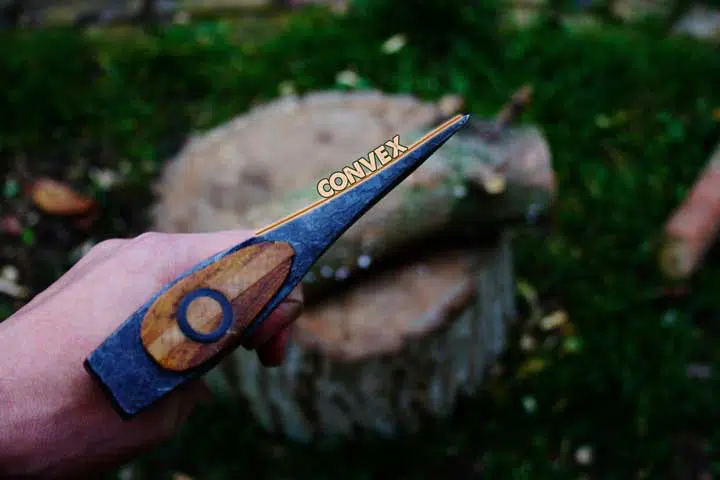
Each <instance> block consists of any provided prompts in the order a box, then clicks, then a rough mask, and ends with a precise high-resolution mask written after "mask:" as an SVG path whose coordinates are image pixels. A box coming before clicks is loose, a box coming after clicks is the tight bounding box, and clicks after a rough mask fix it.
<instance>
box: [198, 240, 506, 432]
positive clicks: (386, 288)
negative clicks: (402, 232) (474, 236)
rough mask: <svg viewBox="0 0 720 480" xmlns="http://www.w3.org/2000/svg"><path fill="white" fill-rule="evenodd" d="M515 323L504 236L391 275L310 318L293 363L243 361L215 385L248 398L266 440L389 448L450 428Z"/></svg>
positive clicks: (224, 370) (301, 325)
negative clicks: (431, 429)
mask: <svg viewBox="0 0 720 480" xmlns="http://www.w3.org/2000/svg"><path fill="white" fill-rule="evenodd" d="M514 315H515V304H514V279H513V268H512V255H511V250H510V244H509V240H508V238H507V235H499V236H496V237H495V238H494V239H492V241H491V242H489V243H488V244H487V246H486V247H484V248H479V247H476V248H474V249H463V250H460V251H457V250H448V251H445V252H439V253H435V254H432V255H430V256H426V257H424V258H423V259H421V260H416V261H414V262H410V263H407V264H403V265H400V266H397V267H395V268H393V269H390V270H387V271H385V272H384V273H382V274H381V275H379V276H376V277H373V278H372V281H367V282H364V283H362V284H360V285H357V286H356V287H355V288H353V289H351V290H348V291H346V292H344V293H343V294H340V295H336V296H334V297H332V298H329V299H327V300H326V302H324V303H323V304H320V305H315V306H312V307H310V308H307V309H306V310H305V311H304V312H303V314H302V315H301V317H300V318H299V319H298V320H297V321H296V323H295V324H294V326H293V337H292V338H293V341H292V342H291V344H290V345H289V350H288V352H287V360H286V362H285V363H284V364H283V365H282V366H280V367H276V368H272V369H266V368H263V367H262V366H261V364H260V363H259V361H258V360H257V358H256V357H255V356H253V355H248V354H247V352H244V351H238V352H234V353H233V354H232V355H231V356H230V357H228V358H227V359H225V360H224V361H223V363H221V365H220V366H219V368H216V369H215V370H213V371H212V372H211V373H210V374H209V375H208V376H207V377H206V378H207V380H208V382H209V385H210V386H211V388H212V389H213V390H214V391H215V392H216V393H217V394H219V395H221V396H237V395H240V396H243V397H244V398H245V399H246V400H247V401H248V403H249V406H250V408H251V410H252V412H253V414H254V416H255V417H256V418H257V419H258V420H259V422H260V423H261V424H262V425H263V426H264V427H265V428H267V429H268V430H271V431H273V432H277V433H282V434H284V435H286V436H287V437H289V438H292V439H295V440H301V441H310V440H314V439H320V438H328V437H336V436H346V435H352V434H353V433H354V432H355V431H357V430H366V431H367V430H369V431H374V432H376V433H379V434H382V435H387V436H392V435H395V434H398V433H401V432H410V431H414V430H416V429H417V428H418V427H419V426H420V425H421V424H422V421H423V419H424V418H426V417H427V416H432V417H443V416H445V415H448V414H449V413H450V412H451V411H452V410H453V407H454V406H455V403H456V400H457V397H458V396H459V394H461V393H464V394H472V393H473V392H475V391H476V390H477V388H478V387H479V386H480V384H481V383H482V379H483V376H484V373H485V371H486V369H487V367H488V366H489V365H490V364H491V363H492V362H493V361H494V359H496V358H497V356H498V354H499V353H500V352H501V351H502V350H503V348H504V346H505V342H506V329H507V320H508V319H509V318H511V317H513V316H514Z"/></svg>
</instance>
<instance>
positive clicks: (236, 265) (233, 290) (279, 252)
mask: <svg viewBox="0 0 720 480" xmlns="http://www.w3.org/2000/svg"><path fill="white" fill-rule="evenodd" d="M294 255H295V252H294V251H293V248H292V246H290V244H288V243H285V242H262V243H257V244H254V245H250V246H248V247H245V248H241V249H240V250H238V251H237V252H234V253H232V254H230V255H228V256H226V257H225V258H222V259H221V260H218V261H217V262H215V263H213V264H211V265H210V266H208V267H206V268H204V269H202V270H199V271H197V272H195V273H193V274H191V275H190V276H188V277H187V278H185V279H183V280H181V281H180V282H178V283H177V284H175V285H173V286H172V287H171V288H170V289H169V290H168V291H167V292H165V293H164V294H163V295H161V296H160V297H159V298H158V299H157V300H156V301H155V302H154V303H153V305H152V306H151V307H150V308H149V309H148V312H147V314H146V315H145V318H144V319H143V323H142V328H141V333H140V335H141V338H142V343H143V346H144V348H145V350H146V351H147V353H148V354H149V355H150V356H151V357H152V358H153V359H154V360H155V361H156V362H157V363H158V364H160V365H161V366H162V367H164V368H166V369H168V370H173V371H184V370H188V369H190V368H193V367H197V366H198V365H201V364H202V363H204V362H205V361H207V360H209V359H210V358H212V357H213V356H215V355H216V354H217V353H218V352H219V351H220V350H222V349H223V348H225V347H227V346H228V345H230V344H235V343H237V342H238V341H239V338H240V336H241V335H242V332H243V331H244V329H245V328H247V327H248V325H249V324H250V323H251V322H252V321H253V319H254V318H255V317H256V316H257V315H258V313H260V311H261V310H262V308H263V307H264V306H265V305H266V304H267V303H268V301H270V299H271V298H272V297H273V296H274V295H275V294H276V293H277V291H278V290H279V289H280V287H281V286H282V284H283V282H284V281H285V279H286V278H287V276H288V273H289V272H290V267H291V265H292V260H293V257H294ZM199 288H210V289H213V290H217V291H219V292H220V293H222V294H223V295H224V296H225V298H227V300H228V301H229V302H230V304H231V305H232V313H233V315H232V317H233V321H232V324H231V326H230V328H229V329H228V330H227V332H226V334H225V335H224V336H223V337H222V338H220V339H219V340H218V341H216V342H214V343H200V342H196V341H194V340H192V339H190V338H188V337H187V336H185V334H184V333H183V332H182V330H181V328H180V326H179V324H178V321H177V310H178V304H179V303H180V301H181V299H182V298H183V297H184V296H185V295H187V294H188V293H190V292H192V291H194V290H197V289H199ZM186 318H187V321H188V323H189V324H190V325H191V326H192V328H193V329H194V330H196V331H198V332H206V331H212V330H214V329H215V328H217V327H218V326H219V325H220V322H221V321H222V311H221V308H220V305H219V304H218V303H217V302H215V301H214V300H211V299H208V298H197V299H195V300H193V301H192V303H191V304H190V306H189V307H188V309H187V315H186Z"/></svg>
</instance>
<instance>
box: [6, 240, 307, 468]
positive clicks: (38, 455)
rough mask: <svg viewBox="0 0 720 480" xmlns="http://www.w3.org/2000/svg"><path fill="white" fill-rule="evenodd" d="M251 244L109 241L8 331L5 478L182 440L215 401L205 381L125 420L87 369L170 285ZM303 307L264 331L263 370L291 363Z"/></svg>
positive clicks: (292, 303)
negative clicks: (290, 347) (187, 425)
mask: <svg viewBox="0 0 720 480" xmlns="http://www.w3.org/2000/svg"><path fill="white" fill-rule="evenodd" d="M250 236H251V233H250V232H248V231H229V232H219V233H209V234H159V233H149V234H144V235H140V236H139V237H136V238H134V239H129V240H119V239H118V240H107V241H104V242H102V243H99V244H98V245H96V246H95V247H94V248H93V249H91V250H90V252H88V253H87V254H86V255H85V256H84V257H82V258H81V259H80V260H79V261H78V262H77V264H75V265H74V266H73V267H72V268H71V269H70V270H69V271H68V272H67V273H66V274H65V275H63V276H62V277H61V278H60V279H59V280H58V281H56V282H55V283H53V284H52V285H51V286H50V287H49V288H48V289H47V290H45V291H43V292H41V293H40V294H39V295H37V296H36V297H35V298H34V299H33V300H32V301H31V302H29V303H28V304H27V305H25V306H24V307H23V308H22V309H20V310H19V311H18V312H16V313H15V314H14V315H13V316H12V317H10V318H8V319H7V320H6V321H4V322H2V323H0V477H3V478H5V477H6V476H10V477H13V478H15V477H17V476H32V477H42V478H48V477H50V478H57V477H70V476H72V477H74V478H77V476H80V475H87V474H88V473H91V472H95V471H97V470H99V469H104V468H111V467H113V466H115V465H118V464H120V463H122V462H124V461H126V460H128V459H130V458H132V457H133V456H135V455H137V454H139V453H141V452H143V451H144V450H146V449H147V448H148V447H149V446H151V445H152V444H154V443H156V442H158V441H162V440H164V439H166V438H168V437H169V436H171V435H172V434H173V433H175V431H176V430H177V429H178V428H179V426H180V425H181V424H182V423H183V422H184V421H185V420H186V419H187V417H188V416H189V415H190V413H191V411H192V409H193V407H194V405H195V404H196V402H197V401H199V400H200V399H202V398H203V397H206V396H208V395H209V390H208V389H207V387H206V386H205V384H204V382H202V381H201V380H198V381H195V382H191V383H188V384H185V385H183V386H182V387H181V388H179V389H178V390H177V391H175V392H173V393H172V394H170V395H168V397H166V398H164V399H162V400H161V401H159V402H158V403H157V404H156V405H154V406H153V407H151V408H149V409H148V410H147V411H144V412H141V413H140V414H138V416H137V417H135V418H133V419H132V420H130V421H123V420H122V419H121V418H120V416H119V415H118V414H117V412H116V411H115V410H114V409H113V407H112V405H111V404H110V401H109V399H108V398H107V396H106V395H105V393H104V392H103V391H102V390H101V387H100V386H99V385H98V384H96V383H95V382H94V381H93V380H92V378H91V377H90V376H89V375H88V373H87V372H86V371H85V370H84V368H83V361H84V360H85V358H86V357H87V356H88V354H90V352H92V351H93V350H94V349H95V348H97V347H98V346H99V345H100V343H102V341H103V340H104V339H105V338H106V337H107V336H109V335H110V334H111V333H112V332H113V331H114V330H115V329H116V328H117V327H118V326H119V325H120V324H121V323H122V322H123V321H124V320H126V319H127V317H129V316H130V315H131V314H132V313H133V312H134V311H135V310H136V309H137V308H138V307H139V306H140V305H141V304H143V303H144V302H146V301H147V300H148V298H149V297H150V296H151V295H152V294H154V293H155V292H156V291H157V290H159V289H160V288H161V287H162V286H164V285H165V284H166V283H168V282H169V281H171V280H173V279H174V278H175V277H177V276H178V275H179V274H181V273H183V272H184V271H186V270H187V269H189V268H190V267H192V266H193V265H195V264H196V263H198V262H200V261H202V260H204V259H205V258H207V257H209V256H211V255H213V254H214V253H217V252H219V251H221V250H224V249H226V248H228V247H230V246H232V245H235V244H237V243H240V242H242V241H243V240H245V239H246V238H249V237H250ZM302 305H303V299H302V292H301V290H300V289H299V288H298V289H296V290H294V291H293V292H292V293H291V294H290V295H289V296H288V298H287V299H285V301H283V302H282V303H281V304H280V305H279V306H278V307H277V308H276V309H275V311H274V312H273V313H272V314H271V315H270V316H269V317H268V318H267V320H265V322H263V324H262V325H261V326H260V327H259V328H258V330H257V333H256V334H255V336H254V342H255V344H256V348H255V349H256V351H257V355H258V356H259V358H260V361H261V362H262V363H263V364H264V365H265V366H275V365H279V364H280V363H282V361H283V360H284V354H285V348H286V345H287V342H288V339H289V333H290V329H289V328H288V326H289V325H290V324H291V323H292V322H293V321H294V320H295V319H296V318H297V317H298V316H299V315H300V312H301V310H302ZM278 332H279V333H278Z"/></svg>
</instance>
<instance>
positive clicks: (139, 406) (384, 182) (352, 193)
mask: <svg viewBox="0 0 720 480" xmlns="http://www.w3.org/2000/svg"><path fill="white" fill-rule="evenodd" d="M468 118H469V116H468V115H465V116H464V117H462V118H460V119H458V120H457V121H456V122H454V123H452V124H451V125H449V126H448V127H446V128H445V129H443V130H441V131H439V132H437V133H436V134H434V135H433V136H431V137H429V138H427V139H426V140H425V141H424V142H423V143H422V144H420V145H418V146H416V147H415V148H414V149H413V151H411V152H405V153H404V154H403V156H402V157H400V158H399V159H397V160H395V161H394V162H392V163H390V164H388V165H387V166H386V167H384V168H383V169H382V170H380V171H378V172H377V173H375V174H374V175H373V176H372V177H369V178H368V179H367V180H365V181H363V182H361V183H359V184H357V185H356V186H354V187H352V188H351V189H349V190H346V191H344V192H342V193H340V194H336V196H335V197H332V198H331V199H330V200H328V201H327V202H325V203H323V204H321V205H320V206H318V207H316V208H314V209H312V210H310V211H308V212H307V213H305V214H303V215H301V216H299V217H297V218H294V219H292V220H290V221H288V222H286V223H283V224H281V225H279V226H278V227H276V228H274V229H273V230H270V231H268V232H267V233H265V234H263V235H261V236H257V237H253V238H250V239H248V240H246V241H245V242H242V243H240V244H238V245H236V246H234V247H232V248H230V249H227V250H225V251H223V252H220V253H218V254H216V255H214V256H212V257H211V258H208V259H207V260H205V261H203V262H201V263H199V264H198V265H196V266H195V267H193V268H192V269H190V270H189V271H187V272H185V273H184V274H182V275H181V276H180V277H178V278H177V279H175V280H174V281H173V282H171V283H169V284H168V285H166V286H165V287H164V288H163V289H162V290H161V291H159V292H157V293H156V294H155V295H154V296H153V297H152V298H151V299H150V300H148V302H147V303H146V304H145V305H143V306H142V307H140V308H139V309H138V310H137V311H136V312H135V313H134V314H133V315H131V316H130V318H128V319H127V320H126V321H125V323H123V324H122V325H121V326H120V327H119V328H118V329H117V330H116V331H115V332H114V333H113V334H112V335H111V336H110V337H108V338H107V339H106V340H105V341H104V342H103V343H102V344H101V345H100V346H99V347H98V348H97V349H96V350H95V351H94V352H92V353H91V354H90V356H89V357H88V358H87V360H86V361H85V368H86V369H87V370H88V372H90V373H91V374H92V375H93V376H94V377H95V378H96V379H97V380H99V381H100V383H101V384H102V385H103V386H104V387H105V389H106V391H107V392H108V393H109V394H110V397H111V398H112V400H113V403H114V404H115V406H116V407H117V409H118V411H119V413H120V414H121V415H122V416H123V417H125V418H127V417H131V416H133V415H135V414H136V413H138V412H139V411H141V410H143V409H144V408H146V407H148V406H150V405H151V404H153V403H154V402H155V401H157V400H159V399H160V398H161V397H163V396H165V395H166V394H167V393H169V392H171V391H172V390H173V389H175V388H176V387H178V386H179V385H181V384H182V383H184V382H186V381H187V380H190V379H192V378H197V377H199V376H201V375H202V374H204V373H205V372H207V371H208V370H210V369H211V368H212V367H214V366H215V365H217V363H218V362H219V361H220V360H221V359H222V357H224V356H225V355H226V354H227V353H229V351H231V350H232V349H230V350H229V351H225V352H221V353H220V354H218V355H216V356H215V357H214V358H213V359H211V360H209V361H208V362H207V363H205V364H203V365H202V366H200V367H197V368H196V369H193V370H189V371H186V372H172V371H169V370H165V369H163V368H162V367H160V366H159V365H158V364H157V363H155V361H154V360H153V359H152V358H151V357H150V356H149V355H148V354H147V353H146V352H145V349H144V347H143V345H142V341H141V338H140V328H141V324H142V321H143V318H144V317H145V314H146V313H147V311H148V309H149V307H150V306H151V305H152V304H153V302H154V301H155V300H156V299H157V298H158V297H159V296H160V295H162V294H163V293H165V292H166V291H167V290H168V289H169V288H170V287H172V286H173V285H174V284H176V283H177V282H179V281H180V280H182V279H183V278H185V277H187V276H188V275H190V274H192V273H194V272H196V271H198V270H201V269H203V268H205V267H207V266H208V265H210V264H212V263H214V262H216V261H218V260H220V259H222V258H223V257H225V256H227V255H229V254H232V253H234V252H235V251H237V250H239V249H240V248H243V247H246V246H249V245H252V244H255V243H259V242H264V241H282V242H288V243H290V244H291V245H292V247H293V249H294V250H295V257H294V259H293V264H292V267H291V269H290V272H289V274H288V278H287V280H286V281H285V283H284V284H283V286H282V288H281V289H280V290H279V291H278V293H277V294H276V295H275V296H274V297H273V298H272V299H271V300H270V302H269V303H268V304H267V305H266V306H265V307H264V308H263V309H262V310H261V312H260V313H259V314H258V316H257V317H256V318H255V320H254V321H253V322H252V324H251V325H250V326H249V327H248V328H247V329H246V330H245V332H244V333H243V340H247V339H248V338H249V336H250V335H252V334H253V332H254V331H255V329H257V327H258V326H259V325H260V324H261V323H262V321H263V320H265V319H266V318H267V316H268V314H269V313H270V312H272V311H273V310H274V309H275V308H276V307H277V306H278V304H279V303H280V302H282V300H284V299H285V297H287V295H288V294H289V293H290V292H291V291H292V290H293V288H295V287H296V286H297V285H298V284H299V283H300V281H301V280H302V279H303V277H304V276H305V274H306V273H307V272H308V270H310V268H311V267H312V265H313V264H314V263H315V262H316V261H317V259H318V258H319V257H320V256H321V255H322V254H323V253H324V252H325V251H326V250H327V249H328V248H329V247H330V245H332V243H333V242H334V241H335V240H337V238H338V237H339V236H340V235H342V234H343V232H345V231H346V230H347V229H348V228H349V227H350V226H351V225H352V224H353V223H354V222H355V221H356V220H357V219H359V218H360V217H361V216H362V215H363V214H364V213H365V212H367V211H368V210H369V209H370V208H371V207H372V206H373V205H375V204H376V203H377V202H378V201H380V200H381V199H382V198H383V197H384V196H385V194H387V193H388V192H389V191H390V190H392V189H393V188H394V187H395V186H396V185H397V184H398V183H400V182H401V181H402V180H404V179H405V178H406V177H407V176H408V175H410V173H412V172H413V171H414V170H415V169H416V168H417V167H419V166H420V165H421V164H422V163H423V162H424V161H425V160H427V159H428V158H429V157H430V156H431V155H432V154H433V153H434V152H435V151H436V150H437V149H438V148H440V147H441V146H442V145H443V144H444V143H445V142H446V141H447V140H448V139H449V138H450V137H451V136H452V135H453V134H455V132H457V131H458V130H459V129H460V128H461V127H462V126H463V125H464V124H465V123H466V122H467V120H468Z"/></svg>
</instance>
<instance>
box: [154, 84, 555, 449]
mask: <svg viewBox="0 0 720 480" xmlns="http://www.w3.org/2000/svg"><path fill="white" fill-rule="evenodd" d="M525 93H527V92H525ZM461 105H462V104H461V102H459V101H457V98H450V97H446V98H444V99H442V101H439V102H424V101H421V100H418V99H416V98H413V97H411V96H408V95H386V94H383V93H380V92H316V93H311V94H308V95H306V96H303V97H295V96H292V97H285V98H281V99H278V100H276V101H274V102H270V103H268V104H265V105H261V106H258V107H256V108H254V109H252V110H251V111H249V112H248V113H246V114H244V115H241V116H239V117H237V118H236V119H234V120H232V121H231V122H229V123H227V124H225V125H222V126H220V127H218V128H216V129H214V130H212V131H210V132H208V133H206V134H204V135H199V136H197V137H195V138H194V139H193V140H192V141H190V142H189V143H188V145H187V146H186V147H185V149H184V150H183V151H181V152H180V154H179V155H178V156H177V157H176V158H174V159H172V160H171V161H170V162H169V163H168V166H167V168H166V170H165V172H164V174H163V175H162V178H161V181H160V183H159V185H158V193H159V197H160V201H159V202H158V204H157V205H156V207H155V209H154V215H155V223H156V228H157V229H159V230H162V231H168V232H207V231H216V230H223V229H233V228H237V227H238V226H246V227H250V228H253V229H259V228H261V227H264V226H265V225H267V224H270V223H272V222H274V221H275V220H278V219H280V218H282V217H284V216H286V215H288V214H290V213H293V212H294V211H296V210H297V209H299V208H301V207H304V206H306V205H308V204H309V203H311V202H312V201H315V200H318V199H319V198H320V196H319V194H318V192H317V191H316V184H317V182H318V180H319V179H320V178H323V177H327V176H328V175H330V174H331V173H333V172H335V171H337V170H339V169H340V168H342V167H344V166H346V165H349V164H351V163H352V162H353V161H354V160H356V159H357V158H359V157H361V156H366V155H367V153H368V151H369V150H372V149H374V148H375V147H376V146H377V145H380V144H382V143H384V142H385V141H387V140H389V139H390V138H392V137H393V136H394V135H398V134H399V135H400V139H401V143H402V144H403V145H409V144H410V143H412V142H413V141H414V140H416V139H418V138H420V137H421V136H422V135H424V134H425V133H426V132H427V131H429V130H431V129H432V128H434V127H435V126H436V125H437V124H439V123H440V122H441V121H442V120H444V119H445V118H447V117H449V116H451V115H452V114H454V113H457V110H458V109H460V108H461ZM503 111H506V110H503ZM506 117H507V115H499V117H498V118H500V120H501V122H500V123H502V125H501V126H502V128H497V127H498V125H500V123H498V121H497V119H496V120H479V119H475V120H472V121H471V123H469V124H468V126H467V128H465V129H463V130H462V131H461V132H458V134H456V135H455V136H454V137H453V138H451V139H450V140H449V141H448V142H447V143H446V144H445V145H444V146H443V148H441V149H440V150H438V152H436V154H435V155H433V157H431V158H430V159H429V160H427V161H426V162H425V163H424V164H423V165H422V166H421V167H419V168H418V169H417V171H416V172H415V173H413V174H412V175H411V176H410V177H408V179H407V180H406V181H405V182H403V183H402V184H400V185H399V186H398V187H397V188H396V189H395V190H393V191H392V192H390V194H389V195H388V196H387V197H385V198H384V199H383V200H381V201H380V202H379V203H378V204H377V205H376V206H375V207H373V208H372V209H371V210H370V211H369V212H368V213H367V214H366V215H365V216H364V217H363V218H362V219H361V220H360V221H359V222H358V223H357V224H355V225H354V226H353V227H351V228H350V229H349V230H348V231H347V232H346V233H345V234H344V235H343V236H342V237H341V238H340V239H339V240H338V241H337V242H336V243H335V244H334V245H333V246H332V247H331V248H330V249H329V250H328V251H327V252H326V254H325V255H323V257H321V259H320V261H319V262H318V263H317V265H316V266H315V267H314V268H313V269H312V270H311V271H310V272H309V274H308V275H307V276H306V278H305V279H304V280H303V290H304V292H305V293H306V302H305V303H306V310H305V312H303V314H302V316H301V317H300V318H299V319H298V321H297V322H296V323H295V324H294V325H293V341H292V342H291V345H290V347H289V351H288V357H287V361H286V363H285V364H284V365H282V366H281V367H278V368H274V369H265V368H263V367H261V365H260V363H259V362H258V360H257V358H256V357H255V356H254V355H251V354H249V353H248V352H247V351H244V350H238V351H236V352H235V353H233V354H232V355H231V356H230V357H228V358H227V359H226V360H225V361H224V362H222V363H221V364H220V365H219V366H218V367H217V368H216V369H214V370H213V371H212V372H211V373H210V374H209V375H208V377H207V378H208V380H209V382H210V384H211V386H212V387H213V389H214V390H215V391H217V392H219V393H221V394H226V395H237V396H240V397H243V398H244V399H245V400H246V401H247V405H249V407H250V408H251V410H252V412H253V413H254V415H255V416H256V418H257V419H258V421H259V422H260V423H262V424H263V425H264V426H265V427H266V428H268V429H270V430H273V431H276V432H279V433H283V434H285V435H287V436H289V437H291V438H294V439H298V440H312V439H318V438H326V437H332V436H335V435H348V434H352V433H353V432H355V431H357V430H358V429H360V430H373V431H376V432H379V433H383V434H386V435H393V434H395V433H397V432H401V431H413V430H415V429H416V428H417V427H419V426H420V425H421V423H422V419H423V418H424V417H425V416H435V417H437V416H444V415H446V414H448V413H449V412H451V411H452V408H453V406H454V405H455V401H456V399H457V397H458V395H459V394H460V393H461V392H465V393H468V394H470V393H473V392H474V391H476V389H477V388H478V386H479V385H480V384H481V381H482V377H483V374H484V372H485V370H486V368H487V366H488V365H489V364H491V363H492V362H493V361H494V359H495V358H496V357H497V355H498V354H499V353H500V352H501V351H502V349H503V347H504V343H505V334H506V328H507V321H508V320H509V319H510V318H511V317H512V316H513V315H514V313H515V307H514V282H513V267H512V255H511V249H510V240H509V237H508V233H507V232H506V229H507V226H508V225H509V222H511V221H514V220H522V219H523V218H525V216H526V215H527V214H528V213H529V212H530V211H532V210H533V209H534V208H537V207H538V206H548V205H550V204H551V203H552V200H553V197H554V192H555V183H554V175H553V172H552V169H551V166H550V152H549V148H548V146H547V143H546V142H545V140H544V138H543V136H542V134H541V133H540V131H539V130H538V129H537V128H535V127H532V126H525V127H514V126H511V125H508V118H506ZM238 408H247V407H246V406H242V405H239V406H238Z"/></svg>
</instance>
